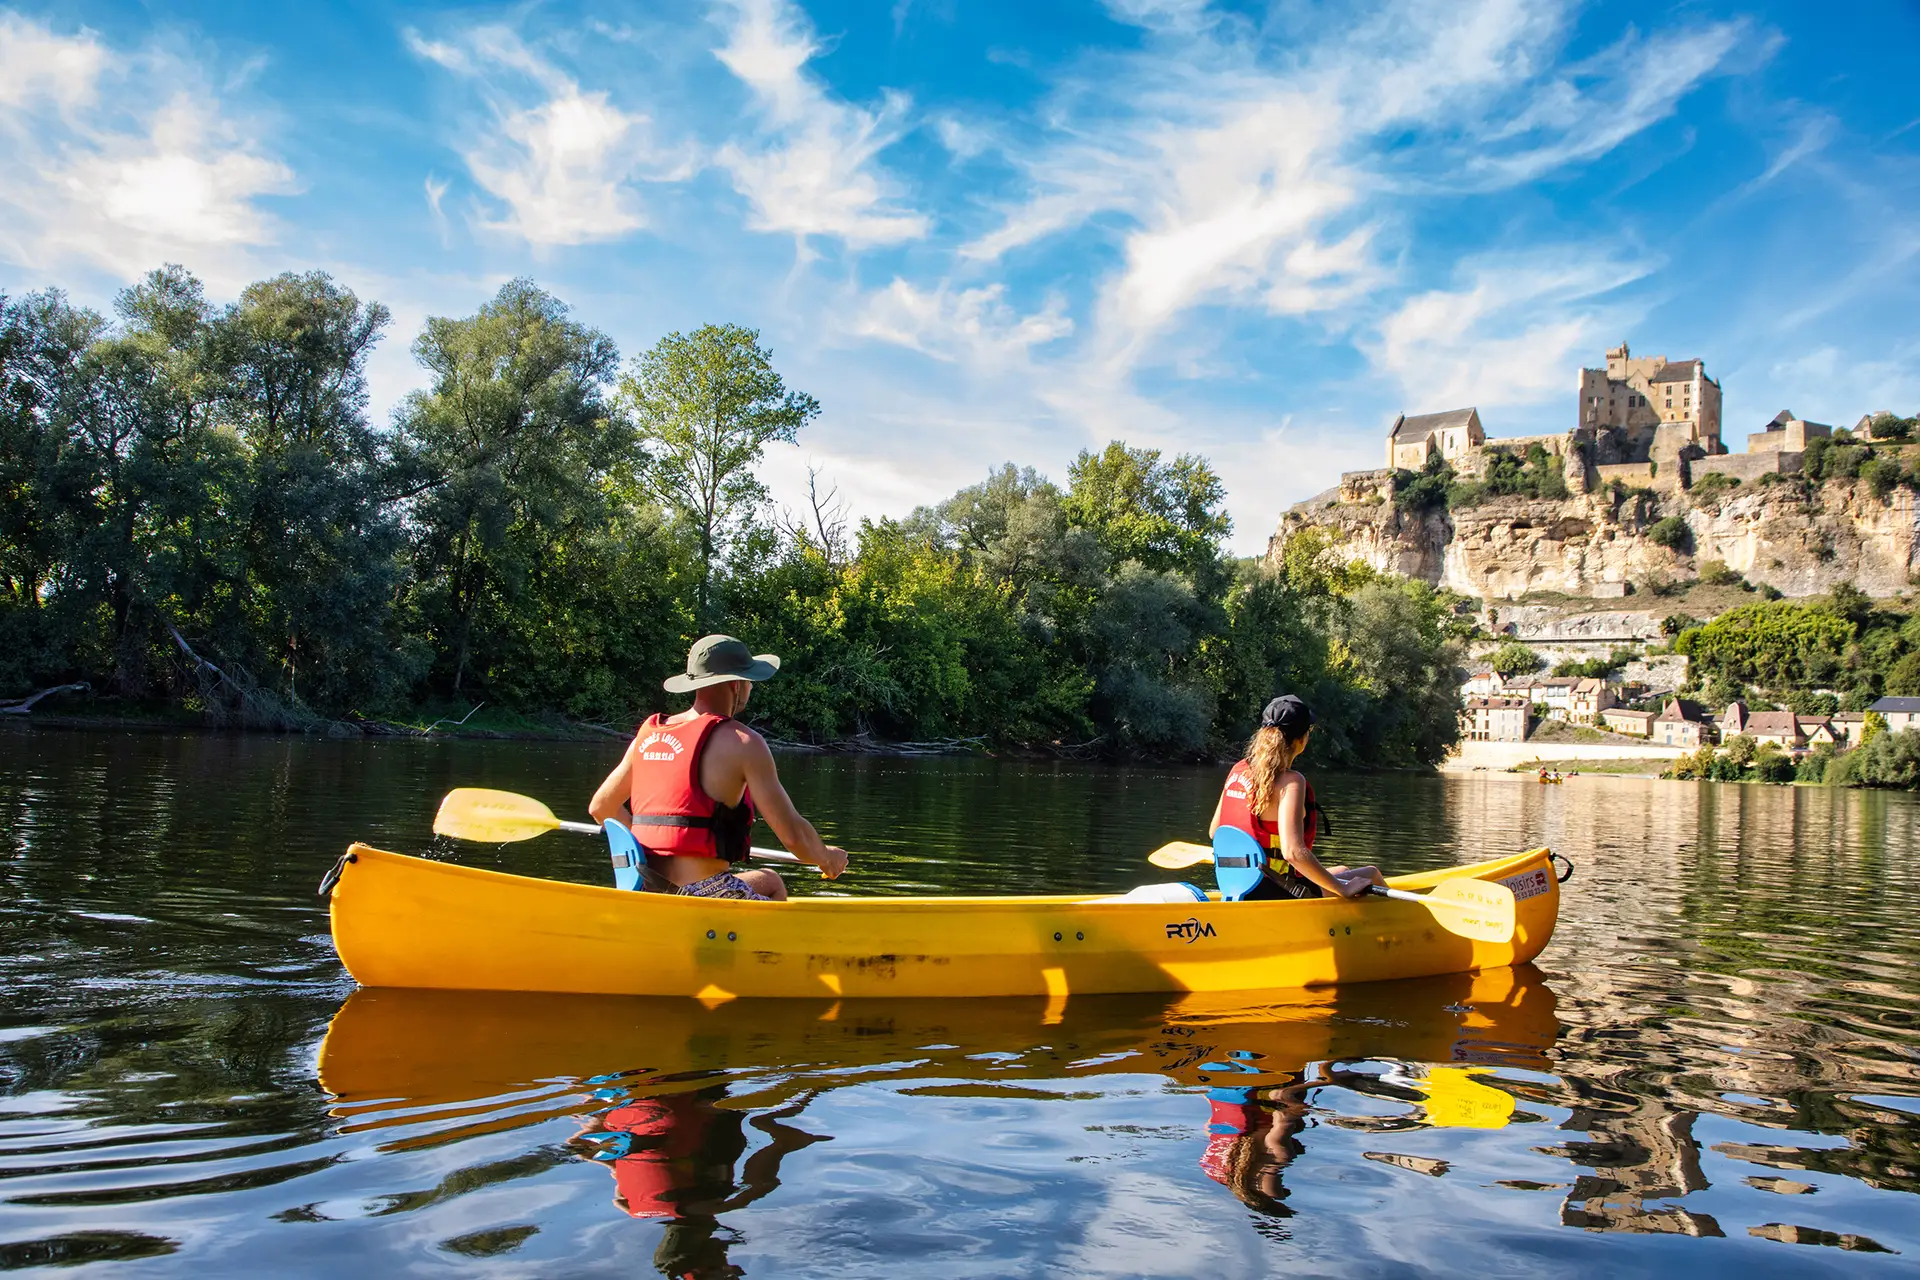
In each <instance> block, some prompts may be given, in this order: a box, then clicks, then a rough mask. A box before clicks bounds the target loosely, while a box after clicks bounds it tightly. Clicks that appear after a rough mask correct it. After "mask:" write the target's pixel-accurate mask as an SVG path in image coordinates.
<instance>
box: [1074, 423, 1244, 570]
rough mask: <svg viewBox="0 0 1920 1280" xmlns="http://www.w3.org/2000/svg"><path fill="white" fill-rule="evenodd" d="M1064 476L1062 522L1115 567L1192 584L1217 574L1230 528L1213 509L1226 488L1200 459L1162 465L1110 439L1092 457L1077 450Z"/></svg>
mask: <svg viewBox="0 0 1920 1280" xmlns="http://www.w3.org/2000/svg"><path fill="white" fill-rule="evenodd" d="M1067 476H1068V482H1069V484H1068V489H1067V493H1066V496H1065V498H1064V501H1063V504H1062V505H1063V508H1064V510H1065V512H1066V516H1067V519H1068V521H1069V522H1070V523H1072V524H1074V525H1076V526H1078V527H1080V528H1082V529H1087V530H1089V531H1091V532H1092V533H1093V535H1094V537H1095V539H1096V540H1097V541H1098V542H1099V544H1100V546H1101V548H1102V549H1103V550H1105V551H1106V553H1107V555H1108V556H1109V557H1110V558H1111V559H1112V561H1113V562H1114V563H1115V564H1123V563H1125V562H1127V561H1129V560H1131V561H1133V562H1135V563H1137V564H1140V565H1142V566H1144V567H1146V568H1147V569H1150V570H1153V571H1155V572H1175V573H1184V574H1186V575H1187V576H1188V578H1189V579H1191V580H1193V581H1195V582H1199V581H1201V580H1202V579H1210V578H1212V577H1213V576H1214V575H1215V574H1216V573H1217V571H1218V566H1219V555H1220V541H1221V539H1223V538H1225V537H1226V536H1227V535H1228V534H1229V533H1231V532H1232V531H1233V522H1232V521H1231V520H1230V519H1228V517H1227V515H1226V513H1225V512H1223V511H1222V510H1220V504H1221V503H1222V502H1223V501H1225V499H1226V487H1225V486H1224V485H1223V484H1221V482H1220V477H1219V476H1218V475H1217V474H1215V472H1214V470H1213V468H1212V467H1211V466H1209V465H1208V464H1207V462H1206V461H1205V460H1204V459H1202V458H1199V457H1196V456H1195V455H1193V454H1188V453H1183V454H1181V455H1180V456H1179V457H1177V458H1175V459H1173V461H1171V462H1163V461H1161V459H1160V451H1159V450H1158V449H1130V448H1128V447H1127V446H1126V445H1124V444H1122V443H1121V442H1120V441H1118V440H1115V441H1113V442H1112V443H1111V444H1109V445H1108V446H1107V447H1106V448H1105V449H1104V450H1102V451H1101V452H1099V453H1097V454H1096V453H1090V452H1088V451H1086V450H1082V451H1081V453H1080V456H1079V457H1077V458H1075V459H1074V461H1073V465H1072V466H1071V467H1070V468H1069V469H1068V473H1067Z"/></svg>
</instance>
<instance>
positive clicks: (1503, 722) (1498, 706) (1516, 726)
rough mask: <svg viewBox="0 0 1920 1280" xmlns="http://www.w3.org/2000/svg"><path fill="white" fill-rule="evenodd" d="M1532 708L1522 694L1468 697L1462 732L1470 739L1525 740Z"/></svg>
mask: <svg viewBox="0 0 1920 1280" xmlns="http://www.w3.org/2000/svg"><path fill="white" fill-rule="evenodd" d="M1532 712H1533V707H1532V705H1531V704H1530V703H1528V701H1527V700H1526V699H1525V698H1499V697H1494V698H1468V699H1467V710H1466V714H1465V715H1464V716H1462V717H1461V719H1462V721H1463V724H1462V726H1461V728H1462V732H1464V733H1465V734H1466V736H1467V738H1468V739H1470V740H1471V741H1474V742H1525V741H1526V740H1527V729H1528V722H1529V721H1530V720H1531V719H1532Z"/></svg>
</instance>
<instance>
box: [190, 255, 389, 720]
mask: <svg viewBox="0 0 1920 1280" xmlns="http://www.w3.org/2000/svg"><path fill="white" fill-rule="evenodd" d="M387 320H388V313H387V309H386V308H385V307H383V306H381V305H380V304H379V303H377V302H376V303H363V302H362V301H361V300H360V299H359V298H357V297H355V296H354V294H353V293H352V292H351V291H350V290H347V289H343V288H341V287H340V286H338V285H336V284H335V283H334V282H333V280H332V279H330V278H329V277H328V276H327V275H326V274H325V273H323V272H311V273H308V274H306V275H291V274H289V275H282V276H277V277H275V278H274V279H271V280H265V281H261V282H259V283H257V284H254V285H250V286H248V288H247V289H246V290H244V291H243V292H242V293H241V295H240V299H239V301H238V302H236V303H235V304H234V305H233V306H231V307H229V308H227V309H225V310H224V311H222V312H221V313H220V314H218V315H217V316H215V317H214V318H213V319H212V321H211V324H210V326H209V335H208V344H209V349H210V361H211V364H212V368H213V373H214V376H215V378H216V380H217V385H218V388H219V390H218V400H217V404H216V414H217V417H218V419H219V421H220V423H221V424H222V425H223V426H226V427H228V428H230V429H231V430H232V431H233V432H234V434H235V435H236V436H237V437H238V438H239V440H240V441H241V443H242V444H243V445H244V446H245V448H246V453H247V464H248V475H247V484H246V486H245V489H244V490H243V491H240V492H236V493H235V494H234V495H232V498H231V507H232V509H233V514H234V516H235V519H236V522H237V524H238V525H239V530H238V532H239V536H240V537H242V538H243V539H244V540H245V545H244V546H243V547H241V548H237V549H236V551H235V554H234V556H233V557H232V563H233V565H234V566H235V567H236V569H238V572H237V573H235V574H233V575H232V576H230V577H229V578H228V583H229V584H230V585H232V586H234V587H235V588H238V589H235V590H232V591H231V592H230V593H226V594H225V595H224V599H223V603H224V605H225V612H226V618H225V619H224V620H225V622H226V624H227V630H226V632H225V635H224V641H225V642H224V646H223V647H224V648H225V650H226V652H228V653H229V654H233V655H238V654H242V653H245V654H246V655H247V656H248V657H249V658H250V659H251V660H252V661H253V662H254V663H256V664H257V665H258V666H260V667H262V668H266V667H271V668H273V669H274V670H276V671H277V672H278V673H279V675H280V678H279V681H278V690H277V691H278V692H279V693H280V694H281V695H282V696H284V697H285V698H287V699H288V700H305V701H310V702H313V703H316V704H317V705H321V706H325V707H330V708H331V707H346V706H350V705H351V704H352V703H354V702H355V701H357V700H361V699H366V700H370V701H371V702H373V703H375V704H377V705H384V704H387V703H390V702H392V701H394V700H396V699H398V698H400V697H401V696H403V695H404V693H405V691H406V689H407V687H408V686H409V685H410V684H411V682H412V679H413V677H414V675H415V674H416V671H415V668H416V665H417V663H416V659H415V656H414V653H413V649H414V646H412V645H410V644H409V643H408V642H407V641H406V640H404V639H403V638H402V637H401V636H400V635H399V634H398V632H397V630H396V628H395V626H394V623H395V615H394V609H393V602H394V599H395V596H396V594H397V592H398V589H399V585H400V577H401V569H402V564H401V556H400V551H401V536H400V526H399V522H398V520H397V518H396V514H395V512H394V511H393V509H392V507H391V506H390V504H388V503H387V502H386V501H385V497H386V493H385V488H386V485H387V483H388V474H387V462H386V459H385V457H384V455H383V451H382V449H381V447H380V442H379V437H378V436H377V435H376V434H375V433H374V431H373V430H372V428H371V427H370V426H369V425H368V423H367V419H366V410H367V381H366V362H367V357H368V356H369V354H371V352H372V350H373V346H374V344H375V343H376V342H377V341H378V340H379V337H380V334H381V332H382V331H383V330H384V329H385V327H386V325H387ZM241 580H244V583H245V585H244V587H243V588H242V587H240V585H239V584H240V581H241Z"/></svg>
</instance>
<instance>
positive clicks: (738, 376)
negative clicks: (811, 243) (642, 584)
mask: <svg viewBox="0 0 1920 1280" xmlns="http://www.w3.org/2000/svg"><path fill="white" fill-rule="evenodd" d="M620 396H621V399H622V401H623V402H624V403H625V404H626V406H627V407H628V409H629V410H630V411H631V412H632V415H633V419H634V422H635V423H636V425H637V426H638V428H639V432H640V437H641V439H642V440H643V441H644V442H645V444H646V445H648V446H649V447H650V449H651V453H652V457H651V459H650V466H649V467H648V470H647V483H648V484H649V485H650V486H651V487H652V489H653V490H654V492H655V493H656V494H657V495H658V496H659V498H660V500H661V501H662V502H663V503H665V504H666V505H667V506H668V507H669V508H670V509H673V510H675V511H676V512H678V513H679V514H680V515H682V516H683V517H684V518H685V519H687V520H688V521H689V522H690V523H691V525H692V527H693V530H694V536H695V537H696V538H697V540H698V543H699V556H700V570H701V572H700V580H699V593H698V598H697V605H696V613H697V616H698V617H699V618H700V619H701V625H703V626H705V625H706V624H707V622H708V621H709V620H710V619H711V617H712V610H711V603H712V578H713V566H714V559H715V555H716V552H718V551H719V550H721V549H722V544H723V542H724V541H725V537H726V533H727V530H728V528H729V526H730V524H732V523H737V522H738V521H739V520H741V519H743V518H745V517H748V516H750V515H751V514H752V513H753V512H754V511H755V510H757V509H758V508H759V507H760V505H761V504H763V503H764V502H765V501H766V490H765V488H764V487H762V485H761V484H760V481H759V480H758V479H757V478H756V477H755V476H754V474H753V470H752V468H753V466H754V465H755V464H756V463H758V462H759V461H760V458H761V455H762V453H763V451H764V450H765V448H766V446H767V445H769V444H772V443H774V442H776V441H783V442H785V443H788V444H791V443H793V441H794V439H795V438H796V437H797V436H798V434H799V432H800V429H801V428H802V427H804V426H806V425H807V423H809V422H811V421H812V420H813V419H814V417H816V416H817V415H818V414H819V412H820V405H819V403H818V402H817V401H816V400H814V398H813V397H812V396H810V395H807V394H806V393H805V392H802V391H792V390H789V389H788V388H787V386H786V383H785V382H784V381H782V380H781V377H780V375H779V374H778V373H777V372H775V371H774V367H773V356H772V354H771V353H770V352H769V351H767V349H766V348H765V347H762V346H761V345H760V335H759V333H758V332H756V331H755V330H752V329H744V328H741V327H740V326H739V325H732V324H726V325H713V324H710V325H703V326H701V327H700V328H698V329H696V330H694V331H693V332H692V333H690V334H682V333H670V334H668V335H667V336H666V337H664V338H662V339H660V341H659V342H658V343H656V344H654V346H653V348H652V350H650V351H647V352H645V353H644V354H642V355H640V356H637V357H635V359H634V361H633V363H632V364H631V365H630V366H629V368H628V370H627V373H626V374H625V375H624V376H623V377H622V378H621V379H620Z"/></svg>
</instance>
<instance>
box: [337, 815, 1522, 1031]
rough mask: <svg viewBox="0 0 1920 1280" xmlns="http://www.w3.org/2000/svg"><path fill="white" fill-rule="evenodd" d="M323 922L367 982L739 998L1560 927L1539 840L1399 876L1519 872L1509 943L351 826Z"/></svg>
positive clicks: (1152, 976) (1269, 961) (1479, 952)
mask: <svg viewBox="0 0 1920 1280" xmlns="http://www.w3.org/2000/svg"><path fill="white" fill-rule="evenodd" d="M349 853H350V855H351V857H350V859H349V861H348V863H347V864H346V865H345V867H344V869H343V872H342V874H341V876H340V878H339V880H338V882H337V883H336V884H335V885H334V888H333V894H332V901H331V909H332V920H333V940H334V946H335V949H336V950H337V951H338V952H339V954H340V959H341V961H342V963H344V964H345V965H346V968H347V971H348V973H350V974H352V975H353V978H354V980H355V981H356V982H358V983H359V984H360V985H362V986H366V987H426V988H440V989H465V990H491V991H549V992H575V993H582V994H600V995H666V996H693V997H697V998H701V999H706V1000H728V999H732V998H735V997H742V996H752V997H762V996H771V997H791V998H804V997H812V998H820V997H830V998H831V997H862V998H864V997H885V996H904V997H925V996H1049V997H1054V998H1057V999H1064V998H1065V997H1066V996H1068V995H1069V994H1075V993H1080V994H1096V993H1121V992H1154V991H1253V990H1261V989H1268V988H1300V987H1317V986H1328V985H1333V984H1341V983H1350V982H1378V981H1384V980H1389V979H1396V978H1411V977H1426V976H1430V975H1435V974H1447V973H1470V972H1474V971H1477V970H1481V969H1491V968H1497V967H1500V966H1504V965H1512V964H1521V963H1524V962H1526V961H1529V960H1531V959H1533V958H1534V957H1535V956H1537V955H1539V954H1540V951H1541V949H1542V948H1544V947H1545V946H1546V944H1547V941H1548V939H1549V938H1550V937H1551V936H1552V934H1553V927H1554V923H1555V920H1556V919H1557V917H1558V915H1559V906H1560V892H1559V885H1558V884H1557V883H1556V882H1555V880H1554V877H1553V872H1552V867H1551V866H1550V865H1549V863H1548V855H1547V851H1546V850H1544V849H1535V850H1531V851H1529V852H1526V853H1522V854H1516V855H1514V856H1512V857H1509V858H1503V859H1498V860H1496V861H1492V862H1485V863H1479V864H1476V865H1474V866H1468V867H1452V868H1447V869H1445V870H1442V871H1436V872H1427V873H1424V874H1421V875H1415V876H1403V877H1399V878H1396V879H1395V880H1394V881H1393V882H1392V883H1393V884H1394V885H1395V886H1396V887H1399V888H1407V889H1413V890H1420V889H1426V888H1431V887H1432V886H1433V885H1435V884H1437V883H1439V882H1440V881H1441V880H1444V879H1450V878H1454V877H1459V876H1470V877H1473V878H1477V879H1485V880H1499V881H1503V882H1505V883H1507V884H1508V885H1509V886H1510V887H1512V888H1513V890H1514V898H1515V923H1516V928H1515V931H1514V937H1513V940H1512V941H1511V942H1508V943H1501V944H1493V943H1485V942H1474V941H1469V940H1468V939H1465V938H1460V937H1457V936H1455V935H1453V934H1450V933H1448V932H1446V930H1444V929H1442V928H1441V927H1440V926H1439V925H1438V924H1437V923H1436V922H1435V920H1434V918H1433V916H1432V915H1431V913H1429V912H1428V911H1427V910H1426V909H1425V908H1423V907H1420V906H1417V905H1415V904H1412V903H1405V902H1396V901H1390V900H1386V899H1380V898H1369V899H1364V900H1360V901H1344V900H1326V899H1321V900H1315V901H1307V902H1291V901H1282V902H1235V903H1220V902H1196V903H1192V904H1189V905H1182V906H1174V905H1170V904H1164V903H1131V902H1096V901H1092V900H1090V899H1089V898H1088V897H1087V896H1085V895H1080V896H1073V897H1011V898H797V899H794V900H792V901H789V902H785V903H769V902H732V901H715V900H711V899H703V898H679V897H673V896H669V895H664V894H648V893H634V892H630V891H623V890H619V889H611V888H599V887H595V886H590V885H575V884H565V883H561V882H558V881H551V880H539V879H532V878H528V877H525V876H511V875H503V874H501V873H499V872H494V871H482V870H477V869H474V868H471V867H458V866H451V865H448V864H445V863H439V862H430V861H427V860H425V859H422V858H411V857H407V856H405V855H402V854H395V853H387V852H385V851H383V850H379V849H374V848H372V847H370V846H367V845H360V844H357V845H355V846H353V848H352V849H351V850H350V851H349Z"/></svg>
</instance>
